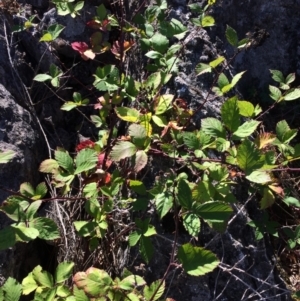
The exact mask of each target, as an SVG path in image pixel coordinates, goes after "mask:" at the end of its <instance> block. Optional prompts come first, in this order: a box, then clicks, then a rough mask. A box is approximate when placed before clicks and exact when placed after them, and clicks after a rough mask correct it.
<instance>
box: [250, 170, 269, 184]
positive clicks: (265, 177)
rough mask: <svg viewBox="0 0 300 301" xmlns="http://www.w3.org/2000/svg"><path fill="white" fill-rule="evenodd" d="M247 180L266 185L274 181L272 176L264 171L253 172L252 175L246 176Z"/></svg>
mask: <svg viewBox="0 0 300 301" xmlns="http://www.w3.org/2000/svg"><path fill="white" fill-rule="evenodd" d="M246 179H247V180H249V181H250V182H253V183H257V184H266V183H268V182H271V181H272V178H271V177H270V175H269V174H268V173H267V172H266V171H262V170H255V171H253V172H252V173H251V174H249V175H248V176H246Z"/></svg>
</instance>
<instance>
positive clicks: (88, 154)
mask: <svg viewBox="0 0 300 301" xmlns="http://www.w3.org/2000/svg"><path fill="white" fill-rule="evenodd" d="M75 162H76V169H75V172H74V173H75V174H79V173H81V172H86V171H88V170H90V169H92V168H95V167H96V165H97V162H98V156H97V152H96V151H95V150H94V149H90V148H85V149H83V150H81V151H80V152H79V153H78V154H77V156H76V159H75Z"/></svg>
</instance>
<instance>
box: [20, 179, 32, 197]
mask: <svg viewBox="0 0 300 301" xmlns="http://www.w3.org/2000/svg"><path fill="white" fill-rule="evenodd" d="M20 192H21V194H22V195H25V196H26V197H28V198H31V197H32V196H34V195H35V189H34V188H33V187H32V185H31V184H30V183H28V182H26V183H22V184H21V186H20Z"/></svg>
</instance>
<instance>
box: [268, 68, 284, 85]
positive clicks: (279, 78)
mask: <svg viewBox="0 0 300 301" xmlns="http://www.w3.org/2000/svg"><path fill="white" fill-rule="evenodd" d="M270 72H271V73H272V78H273V79H274V80H275V81H276V82H278V83H284V82H285V80H284V76H283V74H282V72H281V71H279V70H271V69H270Z"/></svg>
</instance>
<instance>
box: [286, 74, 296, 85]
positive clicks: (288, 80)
mask: <svg viewBox="0 0 300 301" xmlns="http://www.w3.org/2000/svg"><path fill="white" fill-rule="evenodd" d="M295 79H296V75H295V73H290V74H289V75H288V76H287V77H286V79H285V83H286V84H287V85H289V84H291V83H292V82H294V81H295Z"/></svg>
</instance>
